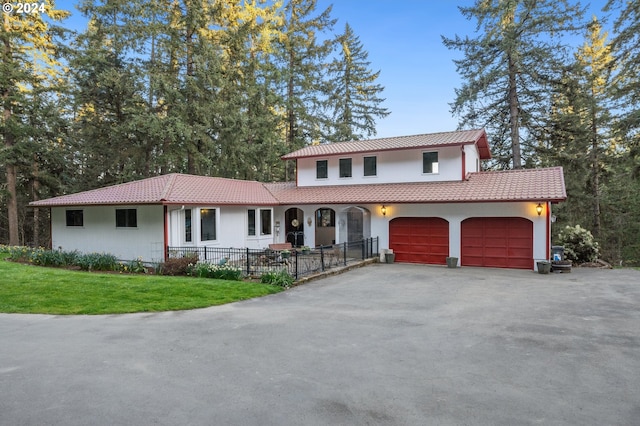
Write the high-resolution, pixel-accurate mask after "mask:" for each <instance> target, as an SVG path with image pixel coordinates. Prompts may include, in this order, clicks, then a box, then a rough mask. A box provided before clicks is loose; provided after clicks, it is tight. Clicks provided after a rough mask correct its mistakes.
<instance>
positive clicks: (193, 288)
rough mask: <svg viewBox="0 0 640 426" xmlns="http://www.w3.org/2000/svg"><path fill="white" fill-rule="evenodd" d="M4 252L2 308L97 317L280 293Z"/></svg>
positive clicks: (255, 286)
mask: <svg viewBox="0 0 640 426" xmlns="http://www.w3.org/2000/svg"><path fill="white" fill-rule="evenodd" d="M5 258H6V255H0V277H1V278H0V312H4V313H23V314H27V313H28V314H56V315H73V314H82V315H96V314H123V313H131V312H161V311H174V310H183V309H196V308H204V307H208V306H215V305H222V304H225V303H231V302H236V301H239V300H245V299H251V298H254V297H260V296H265V295H267V294H273V293H278V292H279V291H282V290H283V289H282V288H281V287H277V286H272V285H265V284H260V283H248V282H243V281H227V280H216V279H208V278H191V277H165V276H158V275H133V274H132V275H127V274H101V273H91V272H80V271H69V270H65V269H56V268H45V267H40V266H32V265H23V264H19V263H13V262H9V261H7V260H5Z"/></svg>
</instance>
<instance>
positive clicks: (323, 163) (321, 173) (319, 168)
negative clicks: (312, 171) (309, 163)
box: [316, 160, 329, 179]
mask: <svg viewBox="0 0 640 426" xmlns="http://www.w3.org/2000/svg"><path fill="white" fill-rule="evenodd" d="M328 177H329V165H328V164H327V160H318V161H316V179H326V178H328Z"/></svg>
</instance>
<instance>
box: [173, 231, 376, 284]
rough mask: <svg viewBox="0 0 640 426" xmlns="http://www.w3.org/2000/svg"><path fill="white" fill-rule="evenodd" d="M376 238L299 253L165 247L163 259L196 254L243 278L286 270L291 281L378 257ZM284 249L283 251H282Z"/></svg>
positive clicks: (202, 259) (298, 251) (267, 250)
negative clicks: (228, 266)
mask: <svg viewBox="0 0 640 426" xmlns="http://www.w3.org/2000/svg"><path fill="white" fill-rule="evenodd" d="M379 251H380V250H379V242H378V237H375V238H366V239H363V240H360V241H352V242H345V243H341V244H332V245H326V246H319V247H316V248H314V249H311V250H310V251H309V252H308V253H306V252H305V253H303V252H302V250H301V249H299V248H298V249H291V250H290V251H289V252H290V253H289V256H286V254H287V253H286V251H284V250H273V249H269V248H266V249H250V248H221V247H167V258H176V257H185V256H189V255H196V256H197V257H198V261H199V262H208V263H215V264H220V265H230V266H234V267H237V268H238V269H240V270H242V272H243V274H244V275H245V276H247V277H260V276H261V275H262V274H263V273H265V272H278V271H281V270H286V271H287V273H288V274H289V275H291V276H292V277H293V278H294V279H295V280H298V279H299V278H301V277H304V276H308V275H311V274H315V273H318V272H324V271H326V270H328V269H331V268H337V267H343V266H347V265H348V264H350V263H354V262H358V261H361V260H366V259H371V258H376V257H378V256H379ZM283 252H284V253H283Z"/></svg>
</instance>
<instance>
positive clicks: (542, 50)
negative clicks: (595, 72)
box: [442, 0, 583, 168]
mask: <svg viewBox="0 0 640 426" xmlns="http://www.w3.org/2000/svg"><path fill="white" fill-rule="evenodd" d="M459 9H460V12H461V13H462V15H463V16H464V17H466V18H467V19H475V20H476V21H477V27H476V31H477V32H478V35H477V36H476V37H475V38H470V37H468V36H466V37H464V38H462V37H460V36H458V35H456V36H455V37H454V38H447V37H444V36H443V37H442V39H443V42H444V45H445V46H446V47H447V48H449V49H453V50H459V51H461V52H462V53H463V55H464V57H463V58H462V59H459V60H455V61H454V63H455V64H456V67H457V70H458V73H459V74H460V76H461V77H462V79H463V84H462V87H460V88H458V89H456V99H455V101H454V102H453V103H452V104H451V107H452V112H453V113H454V114H455V115H457V116H459V117H460V127H463V128H468V127H485V128H487V130H488V132H489V133H490V135H491V140H492V141H493V145H494V146H493V153H494V158H495V161H496V162H497V164H496V166H498V167H501V168H511V167H513V168H521V167H522V166H523V160H524V162H526V161H527V158H528V156H529V154H530V153H531V148H532V147H533V146H535V141H534V140H532V139H533V138H532V137H531V136H532V134H534V133H535V132H534V131H535V127H536V123H537V122H538V119H539V118H540V116H541V115H544V114H546V111H547V110H548V104H549V96H548V93H549V82H550V81H553V80H555V79H558V78H559V75H558V70H561V69H562V65H563V63H564V62H566V57H564V58H563V57H562V53H563V52H566V49H565V46H564V44H563V43H562V41H561V40H560V38H559V37H560V36H561V35H563V34H565V33H566V32H567V31H574V30H577V29H579V28H580V24H579V23H578V20H579V19H580V18H581V16H582V14H583V9H582V8H581V6H580V4H579V3H575V4H573V3H571V2H569V1H567V0H560V1H551V0H541V1H536V2H530V1H524V0H476V2H475V3H474V5H473V6H469V7H459Z"/></svg>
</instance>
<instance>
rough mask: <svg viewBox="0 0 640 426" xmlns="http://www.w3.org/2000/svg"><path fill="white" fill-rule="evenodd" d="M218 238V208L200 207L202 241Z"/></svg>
mask: <svg viewBox="0 0 640 426" xmlns="http://www.w3.org/2000/svg"><path fill="white" fill-rule="evenodd" d="M216 239H217V237H216V209H200V241H214V240H216Z"/></svg>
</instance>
